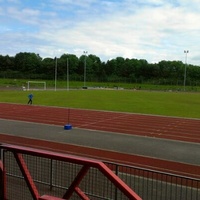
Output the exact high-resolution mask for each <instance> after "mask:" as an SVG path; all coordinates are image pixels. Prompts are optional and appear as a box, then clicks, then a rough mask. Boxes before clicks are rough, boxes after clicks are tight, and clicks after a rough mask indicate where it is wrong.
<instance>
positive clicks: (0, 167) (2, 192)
mask: <svg viewBox="0 0 200 200" xmlns="http://www.w3.org/2000/svg"><path fill="white" fill-rule="evenodd" d="M3 154H4V152H3V150H2V149H0V199H2V200H7V192H6V170H5V166H4V156H3Z"/></svg>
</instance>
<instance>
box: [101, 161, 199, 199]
mask: <svg viewBox="0 0 200 200" xmlns="http://www.w3.org/2000/svg"><path fill="white" fill-rule="evenodd" d="M104 163H105V164H106V165H107V166H108V167H109V168H110V169H112V170H113V171H114V172H115V173H116V174H117V175H118V176H119V177H120V178H121V179H122V180H123V181H124V182H125V183H126V184H127V185H128V186H129V187H130V188H132V189H133V190H134V191H135V192H136V193H137V194H138V195H139V196H140V197H141V198H142V199H144V200H169V199H170V200H200V179H198V178H193V177H187V176H181V175H177V174H172V173H166V172H161V171H156V170H150V169H146V168H141V167H134V166H128V165H122V164H116V163H111V162H104ZM166 167H167V166H166Z"/></svg>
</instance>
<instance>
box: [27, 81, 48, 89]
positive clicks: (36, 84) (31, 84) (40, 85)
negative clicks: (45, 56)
mask: <svg viewBox="0 0 200 200" xmlns="http://www.w3.org/2000/svg"><path fill="white" fill-rule="evenodd" d="M46 89H47V87H46V82H45V81H28V82H27V90H46Z"/></svg>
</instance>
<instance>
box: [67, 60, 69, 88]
mask: <svg viewBox="0 0 200 200" xmlns="http://www.w3.org/2000/svg"><path fill="white" fill-rule="evenodd" d="M67 91H69V60H68V58H67Z"/></svg>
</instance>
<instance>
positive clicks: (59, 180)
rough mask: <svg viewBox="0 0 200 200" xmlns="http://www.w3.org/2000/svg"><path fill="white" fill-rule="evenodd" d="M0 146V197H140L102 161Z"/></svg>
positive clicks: (37, 198)
mask: <svg viewBox="0 0 200 200" xmlns="http://www.w3.org/2000/svg"><path fill="white" fill-rule="evenodd" d="M0 149H1V160H2V161H1V166H0V167H1V168H0V169H1V177H2V178H1V184H3V187H1V189H0V190H1V193H0V194H1V195H2V197H1V199H3V200H7V199H9V200H12V199H14V200H23V199H26V200H27V199H34V200H44V199H51V200H53V199H55V200H57V199H58V198H59V199H83V200H86V199H133V200H134V199H135V200H140V199H141V198H140V197H139V196H138V195H137V194H136V193H135V192H134V191H133V190H132V189H131V188H130V187H128V186H127V184H125V183H124V182H123V181H122V180H121V179H120V178H119V177H118V176H117V175H116V174H115V173H114V172H113V171H112V170H111V169H109V168H108V167H107V166H106V165H105V164H104V163H103V162H100V161H97V160H94V159H87V158H82V157H77V156H71V155H67V154H61V153H55V152H50V151H44V150H38V149H32V148H27V147H22V146H15V145H8V144H4V145H0ZM5 172H6V173H5ZM5 188H6V189H5ZM116 195H117V196H116Z"/></svg>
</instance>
